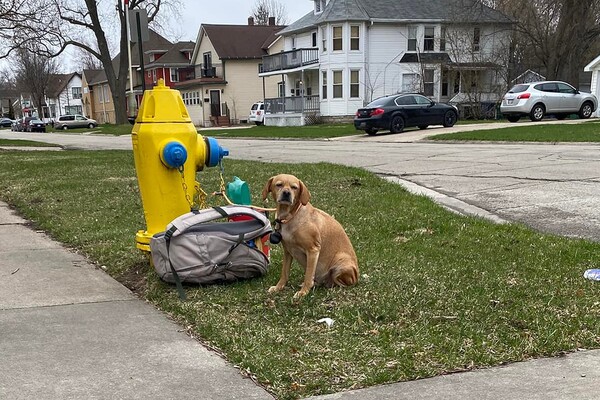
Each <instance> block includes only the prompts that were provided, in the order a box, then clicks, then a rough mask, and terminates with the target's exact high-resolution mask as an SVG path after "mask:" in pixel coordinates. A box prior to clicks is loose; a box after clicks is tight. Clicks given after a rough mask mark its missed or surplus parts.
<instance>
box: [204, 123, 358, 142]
mask: <svg viewBox="0 0 600 400" xmlns="http://www.w3.org/2000/svg"><path fill="white" fill-rule="evenodd" d="M199 132H200V133H201V134H203V135H206V136H213V137H247V138H257V137H262V138H284V139H289V138H298V139H319V138H323V139H326V138H334V137H340V136H351V135H364V134H365V133H364V132H362V131H357V130H356V129H355V128H354V125H350V124H338V125H306V126H286V127H279V126H264V125H262V126H251V127H250V128H247V129H223V130H212V129H211V130H204V129H200V131H199Z"/></svg>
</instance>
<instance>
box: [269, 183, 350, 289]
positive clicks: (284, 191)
mask: <svg viewBox="0 0 600 400" xmlns="http://www.w3.org/2000/svg"><path fill="white" fill-rule="evenodd" d="M269 193H271V195H272V196H273V200H275V202H276V203H277V212H276V213H277V214H276V222H277V229H278V230H279V232H280V233H281V238H282V243H283V265H282V267H281V277H280V278H279V282H277V285H275V286H271V287H270V288H269V293H274V292H278V291H280V290H282V289H283V288H284V287H285V285H286V283H287V281H288V277H289V272H290V267H291V265H292V259H295V260H296V261H298V263H299V264H300V265H301V266H302V268H304V282H303V284H302V287H301V288H300V290H299V291H298V292H296V294H295V295H294V299H296V300H297V299H299V298H301V297H302V296H305V295H306V294H307V293H308V292H309V291H310V289H311V288H312V287H313V286H314V285H315V283H316V284H317V285H325V286H327V287H333V286H351V285H354V284H355V283H356V282H358V262H357V260H356V254H355V253H354V248H353V247H352V243H351V242H350V239H349V238H348V235H346V232H345V231H344V228H343V227H342V225H340V223H339V222H337V221H336V220H335V219H334V218H333V217H332V216H330V215H329V214H327V213H325V212H324V211H322V210H319V209H318V208H315V207H313V206H312V205H311V204H310V203H309V201H310V193H309V191H308V189H307V188H306V186H305V185H304V183H302V181H301V180H300V179H298V178H296V177H295V176H293V175H285V174H281V175H277V176H274V177H272V178H271V179H269V181H268V182H267V184H266V185H265V188H264V189H263V192H262V197H263V200H264V199H266V198H267V196H268V195H269Z"/></svg>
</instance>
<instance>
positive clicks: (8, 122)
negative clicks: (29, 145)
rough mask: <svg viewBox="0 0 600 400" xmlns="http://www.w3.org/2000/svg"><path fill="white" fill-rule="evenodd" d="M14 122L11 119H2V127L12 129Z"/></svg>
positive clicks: (0, 123) (0, 122)
mask: <svg viewBox="0 0 600 400" xmlns="http://www.w3.org/2000/svg"><path fill="white" fill-rule="evenodd" d="M13 122H14V121H13V120H12V119H10V118H0V126H1V127H3V128H10V127H11V126H12V124H13Z"/></svg>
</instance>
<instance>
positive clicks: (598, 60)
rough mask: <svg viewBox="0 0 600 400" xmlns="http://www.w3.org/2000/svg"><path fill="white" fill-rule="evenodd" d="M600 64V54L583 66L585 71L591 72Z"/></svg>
mask: <svg viewBox="0 0 600 400" xmlns="http://www.w3.org/2000/svg"><path fill="white" fill-rule="evenodd" d="M598 66H600V56H598V57H596V58H594V59H593V60H592V61H591V62H590V63H589V64H588V65H586V66H585V68H583V70H584V71H585V72H591V71H593V70H595V69H597V68H598Z"/></svg>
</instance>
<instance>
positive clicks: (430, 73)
mask: <svg viewBox="0 0 600 400" xmlns="http://www.w3.org/2000/svg"><path fill="white" fill-rule="evenodd" d="M423 72H424V74H423V92H424V94H425V96H433V86H434V85H433V80H434V76H435V70H433V69H426V70H425V71H423Z"/></svg>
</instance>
